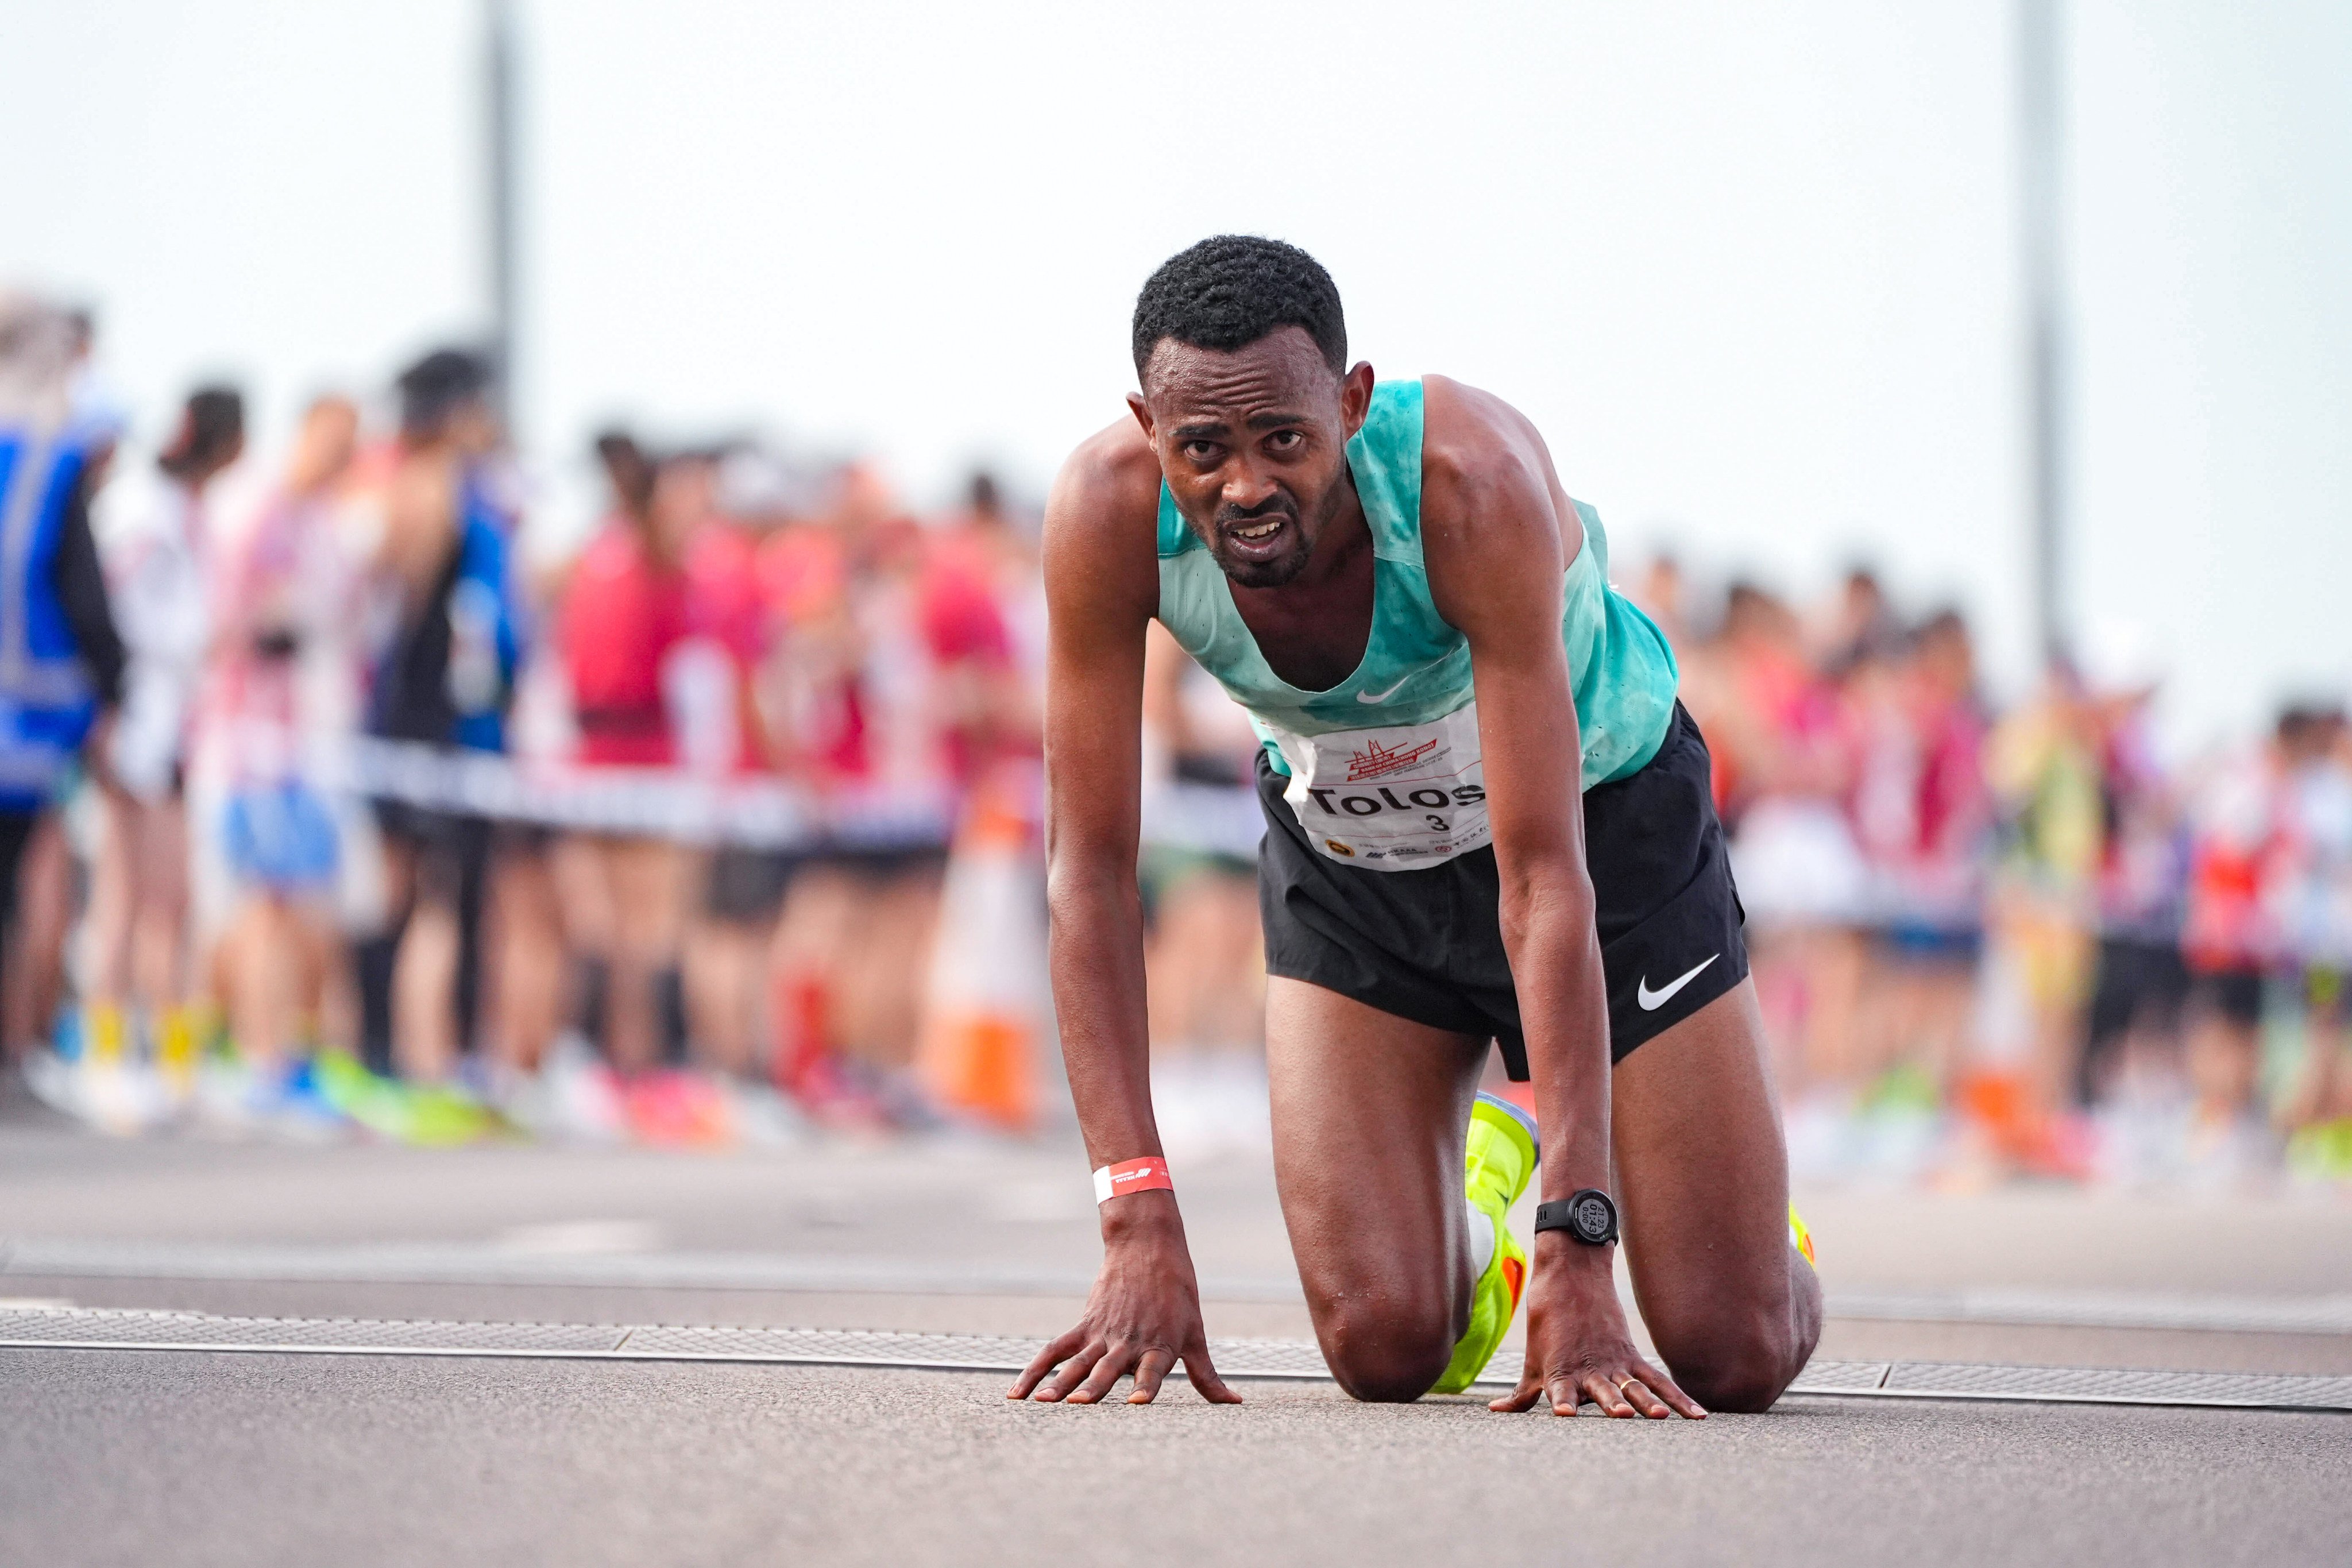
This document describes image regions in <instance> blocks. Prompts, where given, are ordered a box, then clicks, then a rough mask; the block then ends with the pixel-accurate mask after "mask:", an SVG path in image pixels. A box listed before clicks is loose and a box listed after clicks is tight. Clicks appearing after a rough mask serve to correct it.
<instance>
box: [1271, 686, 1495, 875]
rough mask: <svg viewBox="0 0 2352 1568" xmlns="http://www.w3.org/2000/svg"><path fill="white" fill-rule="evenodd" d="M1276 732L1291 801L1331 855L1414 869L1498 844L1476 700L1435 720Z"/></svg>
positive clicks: (1320, 848) (1321, 850) (1374, 866)
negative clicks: (1482, 759) (1489, 809)
mask: <svg viewBox="0 0 2352 1568" xmlns="http://www.w3.org/2000/svg"><path fill="white" fill-rule="evenodd" d="M1269 729H1271V730H1272V732H1273V735H1274V739H1275V742H1276V744H1277V745H1279V746H1280V747H1281V748H1282V756H1283V760H1284V761H1285V762H1286V763H1289V764H1290V785H1289V787H1288V788H1287V789H1286V790H1285V791H1284V792H1283V798H1284V800H1286V802H1288V803H1289V805H1290V810H1291V814H1292V815H1293V816H1296V817H1297V819H1298V826H1300V827H1301V828H1302V829H1304V830H1305V832H1306V834H1307V842H1308V843H1309V844H1311V845H1313V846H1314V847H1315V850H1316V853H1318V854H1319V855H1321V856H1323V857H1324V858H1326V859H1330V860H1337V861H1339V862H1340V863H1342V864H1343V865H1349V866H1361V867H1363V868H1366V869H1368V870H1374V871H1409V870H1412V869H1415V868H1419V867H1423V866H1434V865H1438V864H1440V863H1442V862H1444V861H1447V860H1451V859H1453V858H1454V857H1455V856H1457V855H1462V854H1466V853H1467V852H1468V851H1470V850H1473V849H1477V848H1481V847H1485V846H1486V844H1488V843H1489V842H1491V841H1492V838H1493V833H1492V830H1491V829H1490V828H1489V826H1487V821H1486V773H1485V769H1484V767H1483V766H1482V764H1481V762H1480V759H1479V755H1478V705H1477V704H1476V703H1475V702H1468V703H1465V704H1464V705H1463V706H1462V707H1460V708H1458V709H1456V710H1454V711H1453V712H1451V713H1448V714H1447V715H1445V716H1444V718H1442V719H1438V720H1435V721H1432V722H1430V723H1427V724H1396V725H1388V726H1384V727H1382V728H1380V729H1373V730H1335V731H1327V732H1325V733H1323V734H1320V735H1301V734H1297V733H1295V732H1293V731H1287V730H1283V729H1280V728H1278V727H1274V726H1269Z"/></svg>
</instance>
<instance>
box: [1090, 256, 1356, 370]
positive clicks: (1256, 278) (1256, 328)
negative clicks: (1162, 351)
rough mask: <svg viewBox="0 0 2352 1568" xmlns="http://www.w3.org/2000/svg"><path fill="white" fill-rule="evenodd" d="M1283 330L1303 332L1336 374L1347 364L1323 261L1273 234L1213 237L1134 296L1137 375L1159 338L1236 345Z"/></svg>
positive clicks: (1163, 267) (1335, 291) (1341, 324)
mask: <svg viewBox="0 0 2352 1568" xmlns="http://www.w3.org/2000/svg"><path fill="white" fill-rule="evenodd" d="M1281 327H1299V328H1302V329H1304V330H1305V331H1306V333H1307V336H1308V337H1310V338H1313V339H1314V340H1315V346H1316V347H1317V348H1318V349H1321V350H1322V351H1323V358H1324V360H1325V362H1326V363H1328V364H1329V365H1330V367H1331V368H1332V370H1333V371H1335V372H1339V371H1345V370H1346V369H1347V367H1348V321H1347V318H1346V317H1345V316H1344V315H1343V314H1341V312H1340V310H1339V285H1337V284H1335V283H1333V282H1332V281H1331V275H1330V274H1329V273H1328V272H1326V271H1324V270H1323V264H1322V263H1321V262H1319V261H1318V260H1316V259H1315V258H1313V257H1311V256H1309V255H1307V253H1306V252H1305V251H1303V250H1301V249H1299V248H1298V247H1297V246H1295V245H1285V244H1284V243H1283V242H1282V241H1280V240H1278V239H1265V238H1261V237H1258V236H1256V235H1252V234H1220V235H1214V236H1212V237H1210V238H1207V239H1204V240H1202V241H1201V242H1200V243H1199V244H1198V245H1193V246H1188V247H1185V248H1184V249H1182V250H1180V251H1178V252H1177V253H1176V254H1175V255H1173V256H1171V257H1170V258H1168V259H1167V260H1165V261H1163V262H1161V263H1160V270H1158V271H1157V272H1154V273H1153V274H1152V275H1151V279H1150V281H1149V282H1147V283H1145V284H1144V286H1143V292H1142V293H1140V294H1138V295H1137V296H1136V297H1135V376H1136V380H1138V381H1139V382H1140V381H1141V380H1142V379H1143V367H1144V365H1145V364H1147V363H1150V359H1151V351H1152V350H1153V349H1155V348H1158V347H1159V346H1160V339H1162V338H1174V339H1175V340H1176V341H1177V342H1180V343H1190V344H1192V346H1193V347H1194V348H1202V349H1237V348H1241V347H1244V346H1245V345H1247V344H1250V343H1254V342H1257V341H1258V339H1260V338H1262V337H1264V336H1265V335H1266V334H1267V333H1268V332H1271V331H1275V330H1276V329H1277V328H1281Z"/></svg>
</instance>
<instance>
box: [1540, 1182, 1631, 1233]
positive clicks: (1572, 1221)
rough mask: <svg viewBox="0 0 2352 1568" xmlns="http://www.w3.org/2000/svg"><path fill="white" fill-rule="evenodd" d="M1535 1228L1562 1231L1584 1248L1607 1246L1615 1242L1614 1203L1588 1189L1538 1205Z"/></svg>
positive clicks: (1605, 1194)
mask: <svg viewBox="0 0 2352 1568" xmlns="http://www.w3.org/2000/svg"><path fill="white" fill-rule="evenodd" d="M1536 1229H1538V1231H1545V1230H1564V1231H1566V1232H1568V1234H1569V1235H1570V1236H1572V1237H1575V1238H1576V1239H1577V1240H1579V1241H1580V1242H1582V1243H1584V1245H1585V1246H1587V1247H1606V1246H1608V1245H1609V1244H1610V1243H1611V1242H1612V1241H1614V1240H1616V1239H1617V1204H1616V1201H1615V1200H1614V1199H1612V1198H1611V1197H1610V1195H1609V1194H1607V1193H1604V1192H1602V1191H1601V1189H1600V1188H1598V1187H1587V1188H1585V1189H1584V1190H1583V1191H1582V1192H1580V1193H1570V1194H1569V1195H1568V1196H1566V1197H1564V1198H1561V1199H1559V1201H1558V1202H1556V1203H1549V1204H1538V1205H1536Z"/></svg>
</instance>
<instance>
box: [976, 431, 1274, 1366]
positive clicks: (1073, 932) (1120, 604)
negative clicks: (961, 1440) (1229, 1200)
mask: <svg viewBox="0 0 2352 1568" xmlns="http://www.w3.org/2000/svg"><path fill="white" fill-rule="evenodd" d="M1158 494H1159V468H1158V464H1157V462H1156V461H1155V460H1154V459H1153V458H1152V456H1151V453H1150V447H1145V446H1143V445H1141V443H1140V438H1139V437H1138V436H1137V435H1136V434H1135V433H1134V432H1133V431H1132V430H1131V429H1129V430H1126V431H1119V430H1113V431H1110V432H1106V433H1105V435H1103V436H1100V437H1096V439H1095V440H1093V441H1090V442H1088V443H1087V445H1086V446H1085V447H1081V448H1080V449H1079V451H1078V453H1077V455H1076V456H1075V457H1073V458H1071V459H1070V462H1069V463H1068V464H1067V465H1066V467H1065V468H1064V469H1063V471H1062V474H1061V477H1060V478H1059V479H1056V480H1055V485H1054V491H1053V494H1052V496H1051V497H1050V498H1049V499H1048V500H1047V501H1046V505H1045V599H1046V611H1047V616H1048V622H1049V630H1048V651H1047V657H1046V670H1045V803H1046V804H1045V855H1046V905H1047V910H1048V914H1049V917H1050V921H1051V931H1050V939H1049V946H1048V952H1049V959H1050V963H1051V967H1052V970H1053V980H1054V1006H1055V1014H1056V1016H1057V1018H1058V1022H1059V1025H1060V1028H1061V1034H1062V1058H1063V1060H1064V1062H1066V1064H1067V1066H1068V1069H1069V1080H1070V1095H1071V1099H1072V1100H1074V1101H1075V1102H1076V1107H1077V1113H1078V1127H1079V1130H1080V1131H1081V1132H1082V1133H1083V1134H1084V1136H1085V1139H1086V1144H1087V1163H1088V1164H1089V1165H1090V1166H1092V1167H1095V1168H1097V1169H1099V1168H1100V1167H1102V1166H1104V1165H1108V1164H1112V1163H1118V1162H1121V1161H1126V1160H1133V1159H1138V1158H1140V1157H1142V1156H1144V1155H1154V1154H1159V1153H1160V1152H1161V1150H1160V1130H1159V1127H1158V1125H1157V1124H1156V1123H1155V1122H1154V1121H1153V1120H1152V1115H1151V1073H1150V1039H1149V1033H1148V1030H1147V1028H1146V1025H1145V1019H1144V990H1143V902H1142V896H1141V893H1140V890H1139V887H1138V884H1137V879H1136V853H1137V848H1138V840H1139V826H1140V818H1141V801H1140V790H1141V764H1140V761H1139V752H1140V749H1141V744H1142V736H1141V730H1142V706H1143V660H1144V633H1145V629H1146V626H1147V625H1148V623H1149V622H1150V618H1151V616H1152V615H1153V613H1154V611H1155V610H1156V609H1157V608H1158V605H1159V598H1160V577H1159V566H1158V561H1157V552H1156V551H1155V549H1154V545H1153V538H1154V532H1153V529H1154V521H1155V518H1156V515H1157V498H1158ZM1101 1214H1102V1227H1103V1267H1102V1272H1101V1274H1100V1276H1099V1277H1098V1278H1097V1280H1096V1282H1095V1288H1094V1290H1093V1292H1092V1294H1091V1295H1090V1296H1089V1297H1088V1299H1087V1310H1086V1313H1085V1315H1084V1316H1083V1317H1082V1318H1081V1319H1080V1320H1079V1321H1078V1323H1077V1325H1076V1327H1075V1328H1073V1329H1071V1330H1070V1331H1068V1332H1066V1333H1065V1334H1063V1335H1061V1336H1060V1337H1059V1338H1057V1339H1055V1341H1054V1342H1052V1343H1050V1344H1048V1345H1047V1346H1046V1347H1045V1350H1044V1351H1042V1352H1039V1353H1038V1355H1037V1357H1036V1359H1035V1360H1034V1361H1033V1362H1031V1363H1030V1364H1029V1366H1028V1368H1027V1370H1025V1371H1024V1372H1023V1373H1022V1374H1021V1376H1020V1377H1019V1378H1018V1379H1016V1380H1015V1381H1014V1383H1013V1387H1012V1389H1011V1390H1010V1397H1012V1398H1014V1399H1025V1398H1028V1397H1030V1396H1031V1394H1034V1395H1035V1396H1036V1397H1037V1398H1039V1399H1043V1400H1048V1401H1052V1400H1058V1399H1065V1398H1066V1399H1068V1400H1069V1401H1070V1402H1072V1403H1074V1404H1092V1403H1095V1402H1097V1401H1098V1400H1100V1399H1102V1398H1103V1397H1104V1396H1105V1395H1106V1394H1108V1393H1109V1392H1110V1391H1111V1388H1112V1386H1113V1385H1114V1384H1116V1383H1117V1382H1118V1379H1119V1378H1120V1377H1122V1376H1124V1375H1126V1374H1128V1373H1133V1374H1134V1377H1135V1390H1134V1392H1133V1393H1132V1394H1130V1395H1129V1403H1148V1402H1149V1401H1150V1399H1151V1398H1152V1397H1153V1395H1154V1394H1157V1393H1158V1391H1159V1387H1160V1380H1161V1379H1162V1378H1163V1377H1165V1376H1166V1375H1167V1373H1168V1372H1169V1370H1170V1369H1171V1368H1172V1367H1173V1366H1174V1365H1175V1364H1176V1363H1178V1362H1180V1361H1181V1362H1182V1363H1184V1366H1185V1369H1186V1371H1187V1373H1189V1375H1190V1376H1191V1378H1192V1386H1193V1387H1194V1388H1195V1389H1197V1390H1199V1391H1200V1393H1201V1394H1202V1396H1203V1397H1204V1398H1207V1399H1210V1400H1213V1401H1217V1402H1219V1403H1232V1402H1234V1401H1237V1400H1238V1398H1239V1396H1238V1395H1236V1394H1233V1393H1232V1392H1231V1391H1230V1390H1228V1389H1227V1388H1226V1387H1225V1385H1224V1384H1223V1381H1222V1380H1220V1379H1219V1378H1218V1376H1217V1373H1216V1369H1215V1368H1214V1367H1213V1365H1212V1364H1211V1363H1210V1361H1209V1355H1208V1340H1207V1335H1206V1333H1205V1331H1204V1330H1203V1329H1202V1321H1201V1305H1200V1289H1199V1285H1198V1283H1197V1281H1196V1280H1195V1279H1194V1277H1193V1272H1192V1255H1191V1253H1190V1252H1189V1251H1188V1250H1187V1249H1186V1247H1185V1242H1184V1223H1183V1219H1182V1217H1181V1215H1180V1214H1179V1213H1178V1211H1177V1207H1176V1200H1175V1196H1174V1194H1171V1193H1168V1192H1139V1193H1130V1194H1126V1195H1123V1196H1120V1197H1116V1198H1113V1199H1111V1200H1110V1201H1109V1202H1108V1203H1106V1204H1104V1205H1102V1207H1101Z"/></svg>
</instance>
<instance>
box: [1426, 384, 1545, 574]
mask: <svg viewBox="0 0 2352 1568" xmlns="http://www.w3.org/2000/svg"><path fill="white" fill-rule="evenodd" d="M1422 395H1423V404H1422V410H1423V412H1422V437H1421V527H1422V540H1423V549H1424V551H1425V552H1428V553H1429V554H1430V555H1431V556H1432V557H1433V558H1447V559H1451V558H1457V557H1458V558H1461V559H1465V560H1468V559H1474V558H1475V559H1481V560H1486V561H1492V560H1495V559H1497V558H1503V557H1508V558H1513V559H1520V560H1524V559H1526V558H1527V556H1528V552H1529V551H1530V550H1536V551H1541V550H1543V549H1545V547H1546V543H1547V542H1546V541H1545V540H1544V539H1543V538H1542V537H1541V533H1542V532H1543V531H1549V532H1550V533H1551V535H1552V537H1553V538H1554V539H1556V540H1557V542H1558V547H1559V564H1560V565H1561V567H1562V568H1565V567H1566V566H1567V565H1568V564H1569V563H1570V562H1573V561H1574V560H1575V559H1576V554H1577V552H1578V551H1579V550H1580V549H1582V548H1583V545H1584V525H1583V524H1582V523H1581V522H1580V521H1578V518H1577V515H1576V508H1575V507H1574V505H1572V504H1571V503H1570V500H1569V499H1568V491H1567V490H1566V489H1564V488H1562V486H1561V485H1560V482H1559V474H1557V473H1556V472H1554V471H1553V468H1552V464H1551V452H1550V450H1549V448H1547V447H1545V445H1544V439H1543V436H1542V434H1541V433H1540V432H1538V430H1537V429H1536V427H1535V424H1534V422H1533V421H1532V420H1530V419H1528V416H1526V415H1524V414H1522V413H1520V412H1519V411H1518V410H1517V408H1514V407H1512V406H1511V405H1509V404H1508V403H1506V402H1504V401H1503V400H1502V399H1501V398H1499V397H1497V396H1496V395H1494V394H1493V393H1491V392H1482V391H1480V390H1479V389H1478V388H1476V387H1475V386H1469V385H1465V384H1464V383H1462V382H1458V381H1454V380H1453V379H1451V378H1450V377H1447V376H1442V375H1429V376H1423V378H1422ZM1431 570H1432V571H1433V573H1435V572H1442V571H1443V570H1444V568H1443V566H1442V565H1441V564H1440V563H1439V561H1438V560H1437V559H1433V560H1432V562H1431Z"/></svg>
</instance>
